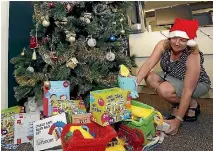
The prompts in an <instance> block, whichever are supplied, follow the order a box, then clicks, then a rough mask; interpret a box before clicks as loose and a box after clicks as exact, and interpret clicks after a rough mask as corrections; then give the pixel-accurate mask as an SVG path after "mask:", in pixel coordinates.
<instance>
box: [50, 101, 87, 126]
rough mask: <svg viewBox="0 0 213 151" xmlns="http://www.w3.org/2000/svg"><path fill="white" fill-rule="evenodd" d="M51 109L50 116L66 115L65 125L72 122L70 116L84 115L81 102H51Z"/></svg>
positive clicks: (82, 102)
mask: <svg viewBox="0 0 213 151" xmlns="http://www.w3.org/2000/svg"><path fill="white" fill-rule="evenodd" d="M52 107H53V108H52V115H58V114H60V113H63V112H65V113H66V117H67V123H71V122H72V115H75V114H84V113H86V107H85V105H84V101H83V100H63V101H62V100H53V103H52Z"/></svg>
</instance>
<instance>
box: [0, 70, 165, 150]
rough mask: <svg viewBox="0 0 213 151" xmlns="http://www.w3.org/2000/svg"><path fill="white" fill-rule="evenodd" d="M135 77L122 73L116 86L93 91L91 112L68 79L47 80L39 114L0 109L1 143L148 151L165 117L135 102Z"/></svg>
mask: <svg viewBox="0 0 213 151" xmlns="http://www.w3.org/2000/svg"><path fill="white" fill-rule="evenodd" d="M126 75H127V74H126ZM135 80H136V79H135V77H133V76H129V75H127V76H125V75H122V74H120V75H119V76H118V81H119V87H114V88H110V89H103V90H96V91H91V92H90V109H89V112H87V111H86V108H85V105H84V101H83V100H82V99H79V100H71V99H70V90H69V88H70V83H69V81H50V86H51V87H45V86H44V99H43V109H42V111H41V112H40V110H33V111H30V112H28V113H22V112H23V111H22V108H20V107H13V108H9V109H7V110H6V111H4V112H3V111H2V125H1V131H2V138H4V139H3V140H4V141H2V144H3V146H2V147H3V148H8V146H7V145H8V144H13V146H12V147H11V148H13V149H16V148H17V146H18V145H19V144H22V143H27V142H31V143H32V145H33V147H34V150H35V151H39V150H45V149H49V148H53V147H57V146H60V145H62V147H63V150H64V151H69V150H76V151H77V150H79V151H81V150H82V151H93V150H94V149H96V150H103V151H104V150H106V151H114V150H119V151H125V150H134V151H137V150H140V151H141V150H142V149H143V150H147V149H148V148H150V146H153V145H154V144H157V143H160V142H162V136H161V133H157V130H156V126H157V125H158V127H159V126H161V125H162V124H163V118H162V115H161V114H160V113H159V112H158V111H156V110H155V109H154V108H153V107H151V106H148V105H146V104H143V103H141V102H137V101H135V100H133V98H136V97H138V94H137V91H136V87H137V86H136V85H135V83H136V82H135ZM126 83H128V84H129V85H128V84H126ZM41 115H42V116H41ZM153 138H154V139H153ZM6 140H7V141H8V142H6ZM9 140H10V141H9ZM11 141H13V142H11ZM150 144H151V145H150Z"/></svg>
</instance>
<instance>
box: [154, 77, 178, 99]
mask: <svg viewBox="0 0 213 151" xmlns="http://www.w3.org/2000/svg"><path fill="white" fill-rule="evenodd" d="M157 93H158V95H160V96H161V97H163V98H171V97H172V95H173V94H174V93H175V89H174V88H173V86H172V85H171V84H170V83H169V82H167V81H165V82H162V83H161V84H160V85H159V86H158V88H157Z"/></svg>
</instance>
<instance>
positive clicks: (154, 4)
mask: <svg viewBox="0 0 213 151" xmlns="http://www.w3.org/2000/svg"><path fill="white" fill-rule="evenodd" d="M196 2H199V1H145V11H153V9H157V8H162V7H168V6H174V5H180V4H189V3H196ZM200 2H202V1H200Z"/></svg>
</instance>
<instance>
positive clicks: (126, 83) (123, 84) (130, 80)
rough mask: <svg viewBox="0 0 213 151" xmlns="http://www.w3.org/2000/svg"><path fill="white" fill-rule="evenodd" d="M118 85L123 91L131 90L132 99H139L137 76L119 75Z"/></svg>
mask: <svg viewBox="0 0 213 151" xmlns="http://www.w3.org/2000/svg"><path fill="white" fill-rule="evenodd" d="M118 84H119V87H120V88H121V89H124V90H129V91H130V92H131V94H130V95H131V97H132V98H138V97H139V95H138V92H137V83H136V77H135V76H129V77H123V76H120V75H118Z"/></svg>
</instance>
